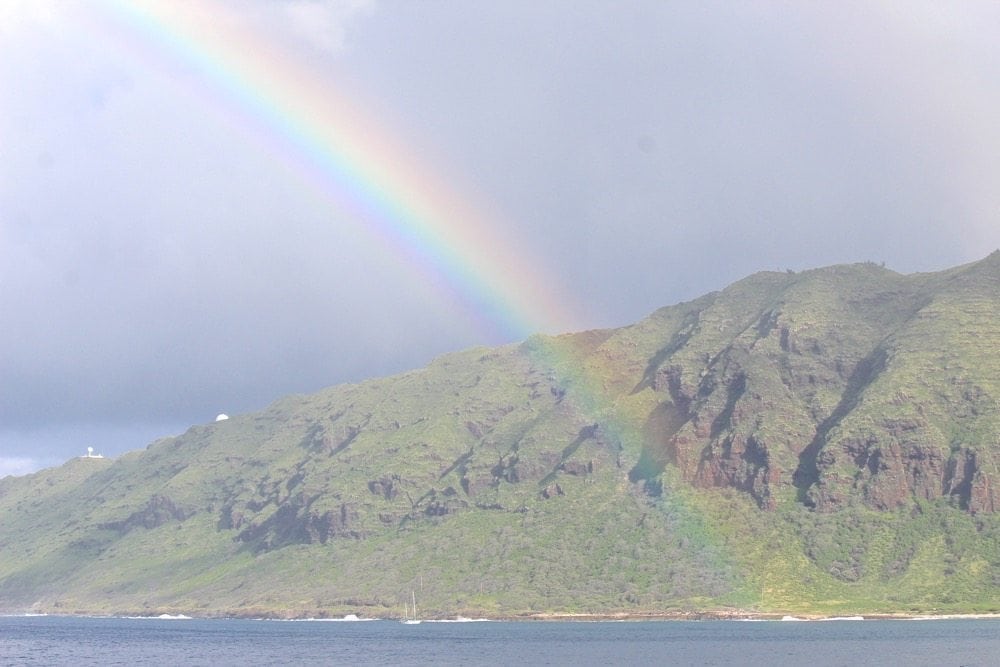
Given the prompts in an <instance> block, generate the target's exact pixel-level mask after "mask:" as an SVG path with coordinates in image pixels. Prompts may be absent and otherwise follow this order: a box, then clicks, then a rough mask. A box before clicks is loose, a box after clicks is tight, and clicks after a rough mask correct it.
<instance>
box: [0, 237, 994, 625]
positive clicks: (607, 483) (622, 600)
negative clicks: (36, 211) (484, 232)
mask: <svg viewBox="0 0 1000 667" xmlns="http://www.w3.org/2000/svg"><path fill="white" fill-rule="evenodd" d="M998 295H1000V252H994V253H992V254H991V255H989V256H988V257H986V258H985V259H983V260H980V261H978V262H973V263H970V264H966V265H964V266H960V267H955V268H953V269H948V270H946V271H941V272H934V273H923V274H912V275H903V274H898V273H895V272H893V271H890V270H888V269H885V268H884V267H881V266H878V265H875V264H873V263H863V264H854V265H838V266H832V267H825V268H821V269H812V270H808V271H802V272H785V273H779V272H760V273H756V274H753V275H751V276H748V277H747V278H744V279H742V280H740V281H737V282H736V283H733V284H732V285H730V286H729V287H727V288H726V289H724V290H720V291H717V292H712V293H710V294H707V295H704V296H702V297H699V298H697V299H694V300H692V301H688V302H685V303H681V304H677V305H674V306H667V307H664V308H660V309H658V310H656V311H654V312H653V313H651V314H650V315H649V316H648V317H646V318H644V319H642V320H640V321H639V322H636V323H635V324H633V325H629V326H626V327H620V328H613V329H603V330H593V331H587V332H579V333H571V334H564V335H560V336H543V335H537V336H532V337H530V338H528V339H527V340H525V341H523V342H520V343H515V344H510V345H505V346H501V347H496V348H474V349H470V350H465V351H461V352H455V353H450V354H447V355H443V356H441V357H439V358H437V359H435V360H434V361H432V362H431V363H430V364H428V365H427V366H426V367H424V368H422V369H416V370H412V371H408V372H406V373H402V374H399V375H395V376H391V377H387V378H377V379H372V380H367V381H364V382H360V383H355V384H349V385H338V386H335V387H330V388H328V389H324V390H321V391H319V392H315V393H312V394H308V395H301V396H290V397H285V398H283V399H279V400H278V401H275V402H274V403H273V404H272V405H270V406H268V407H267V408H265V409H264V410H262V411H260V412H257V413H253V414H249V415H235V416H232V417H231V418H230V419H229V420H227V421H224V422H218V423H212V424H205V425H198V426H193V427H191V429H189V430H188V431H187V432H186V433H184V434H182V435H180V436H176V437H172V438H164V439H161V440H158V441H156V442H154V443H152V444H150V445H149V446H148V447H147V448H146V449H145V450H142V451H137V452H131V453H129V454H126V455H124V456H122V457H120V458H119V459H117V460H115V461H111V460H107V459H105V460H101V459H78V460H73V461H70V462H68V463H67V464H65V465H64V466H62V467H60V468H56V469H50V470H45V471H41V472H39V473H36V474H34V475H30V476H27V477H24V478H12V477H8V478H4V479H3V480H0V535H2V536H3V537H0V608H3V609H5V610H32V611H74V612H80V611H108V610H117V611H123V610H124V611H130V612H138V613H143V612H149V611H150V610H157V611H168V612H176V611H185V612H192V613H203V614H204V613H212V614H217V613H224V614H233V615H247V614H249V615H252V614H254V613H266V614H279V615H280V614H290V615H297V614H310V613H314V614H315V613H319V614H327V613H329V614H332V613H338V612H350V613H354V612H361V613H378V614H382V615H385V614H386V613H389V614H392V613H395V609H396V607H399V608H401V601H402V600H403V599H404V598H405V594H408V592H409V591H410V590H412V589H413V588H414V587H415V586H417V582H419V583H421V584H424V585H425V588H424V589H423V592H422V594H421V597H422V598H423V599H424V602H423V603H422V604H421V606H422V607H423V608H425V609H427V610H428V612H429V613H435V612H437V613H442V614H444V613H457V612H468V613H470V614H473V613H481V614H487V615H490V614H493V615H497V614H513V613H529V612H560V613H576V612H588V613H590V612H602V613H603V612H623V611H624V612H629V613H658V612H660V611H663V610H668V611H669V610H675V611H676V610H702V611H703V610H708V609H735V608H752V609H757V610H760V611H785V610H789V611H796V610H798V611H802V610H807V611H810V612H813V611H820V612H822V611H831V612H840V611H845V610H846V611H856V610H865V611H898V610H900V609H917V610H929V609H939V608H947V609H958V610H963V611H965V610H974V611H983V610H994V609H995V608H1000V590H998V582H1000V557H998V556H997V553H998V550H997V549H996V548H995V547H996V546H997V545H998V544H1000V539H998V535H1000V523H998V521H1000V520H998V518H997V516H996V515H997V512H996V510H997V508H998V507H1000V505H998V500H1000V499H998V496H997V491H996V483H997V481H998V471H997V463H996V461H997V457H998V456H1000V451H998V450H1000V416H998V415H1000V409H998V403H997V401H998V397H1000V384H998V382H1000V365H998V361H997V360H996V355H995V353H994V351H995V350H997V349H1000V303H998V301H1000V298H998Z"/></svg>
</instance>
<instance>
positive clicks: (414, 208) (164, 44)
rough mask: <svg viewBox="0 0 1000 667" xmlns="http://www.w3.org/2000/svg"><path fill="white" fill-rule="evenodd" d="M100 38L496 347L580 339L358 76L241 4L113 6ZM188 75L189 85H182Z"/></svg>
mask: <svg viewBox="0 0 1000 667" xmlns="http://www.w3.org/2000/svg"><path fill="white" fill-rule="evenodd" d="M102 6H103V7H104V8H105V11H104V12H103V15H102V16H101V20H100V21H99V22H98V23H99V25H100V28H99V29H100V30H101V31H102V32H104V33H106V35H107V36H110V37H112V38H113V39H114V40H115V41H116V42H118V43H119V44H123V45H124V46H125V48H126V49H127V50H128V51H129V53H130V55H131V56H133V57H137V58H141V59H142V60H143V61H144V62H145V64H147V65H149V66H152V67H154V68H157V69H160V70H166V72H167V73H168V74H172V75H175V76H173V78H174V79H175V80H176V79H184V80H185V81H186V82H190V83H187V85H188V86H189V88H191V87H193V88H194V89H193V90H191V89H189V90H188V91H187V92H188V93H189V94H192V95H194V96H196V97H197V98H199V99H200V100H201V101H203V102H204V104H205V106H206V107H208V109H209V111H211V112H212V113H221V114H223V115H224V116H226V117H227V119H230V120H232V121H234V124H235V125H237V126H238V127H239V128H241V129H243V130H244V131H245V133H246V134H247V135H248V136H249V137H250V138H251V140H253V141H255V142H256V143H257V144H258V145H259V146H260V147H261V149H262V150H264V151H267V152H268V153H269V154H271V155H274V156H277V157H278V158H279V159H280V160H282V161H284V163H285V164H286V165H287V166H289V167H291V168H292V169H293V170H294V171H295V172H296V173H297V174H298V175H299V176H300V177H301V178H302V180H303V181H304V182H306V183H308V184H309V185H310V186H311V187H312V188H313V189H314V190H315V191H316V192H317V193H319V194H320V195H321V196H322V197H323V199H324V200H325V201H326V202H327V203H329V204H330V205H331V206H332V207H333V208H334V209H335V210H337V211H338V212H339V213H340V216H339V219H340V221H341V222H339V223H338V224H341V225H344V226H345V231H346V232H347V233H356V234H359V235H363V236H365V237H367V238H366V240H368V241H373V242H375V243H376V244H377V245H378V247H381V248H385V249H388V250H389V251H390V252H391V253H392V255H393V256H395V257H396V258H397V259H399V260H401V261H402V262H403V263H404V264H405V265H406V266H407V267H408V268H409V270H410V271H412V272H413V274H414V277H415V279H417V280H419V281H421V282H422V284H424V285H427V286H431V287H432V288H433V289H434V290H435V292H436V293H438V295H439V296H440V297H441V298H442V299H443V300H444V301H445V302H446V303H453V304H455V308H456V309H457V310H458V311H459V314H460V315H463V316H464V317H466V318H468V319H471V320H473V321H474V322H475V323H476V326H477V328H479V329H480V330H482V331H483V332H484V333H486V334H487V335H488V338H487V340H488V341H489V342H497V341H498V340H507V341H509V340H512V339H518V338H523V337H525V336H527V335H529V334H531V333H536V332H547V333H558V332H564V331H572V330H577V329H580V328H582V327H581V324H582V320H581V318H580V317H579V316H578V314H577V313H575V312H573V310H572V309H571V308H568V307H567V303H569V302H570V301H569V300H568V299H567V298H565V297H564V296H561V295H560V294H558V293H557V292H556V291H554V290H553V289H552V287H551V286H553V285H556V284H557V283H558V281H556V280H553V279H552V278H551V277H550V276H549V275H547V274H546V273H545V272H544V270H543V269H541V268H539V267H543V266H544V265H545V264H544V262H542V261H539V260H538V259H537V258H536V257H534V256H533V255H534V254H533V253H532V252H531V250H530V247H529V246H528V244H526V243H523V242H520V241H519V240H517V239H514V238H512V237H511V235H510V234H509V233H507V229H508V228H509V226H508V225H505V224H504V222H503V220H501V219H498V218H497V217H496V216H495V215H493V214H492V212H491V209H492V208H494V207H492V206H489V205H487V204H483V203H479V202H470V201H468V200H467V198H465V197H463V196H461V195H460V193H458V192H456V191H455V189H453V188H451V187H449V185H448V183H447V182H446V179H443V178H441V177H439V176H438V173H439V171H438V170H437V169H435V168H434V167H433V165H429V164H425V163H422V162H421V161H419V160H417V159H415V158H414V156H413V152H412V151H411V150H408V148H407V146H405V145H404V144H403V143H402V142H401V141H399V140H398V139H396V138H395V137H394V136H393V133H392V132H391V131H390V129H389V127H388V126H387V124H385V123H379V122H378V120H377V119H376V114H374V113H372V107H371V106H370V105H369V106H362V105H360V104H359V103H358V100H359V99H362V96H361V95H360V94H359V93H358V92H357V91H356V90H353V89H351V88H350V86H349V84H348V83H347V81H346V79H347V78H346V77H338V79H337V80H336V83H333V84H331V83H330V81H331V77H330V76H329V73H328V72H327V73H324V75H323V76H319V73H318V72H316V71H315V69H314V66H312V65H310V64H309V63H306V62H305V61H304V60H302V59H301V58H298V57H296V55H295V54H292V53H289V52H288V51H287V50H282V49H280V48H279V47H277V46H275V45H274V43H273V41H272V40H269V39H265V38H264V37H263V35H261V34H260V33H259V32H257V31H256V29H255V27H254V26H253V25H252V23H251V22H249V21H247V20H246V19H245V17H241V16H240V15H239V13H238V12H240V11H241V9H240V7H239V6H238V5H229V4H228V3H203V2H157V1H150V0H108V2H107V3H105V4H104V5H102ZM177 72H183V73H184V74H185V75H184V76H176V74H177Z"/></svg>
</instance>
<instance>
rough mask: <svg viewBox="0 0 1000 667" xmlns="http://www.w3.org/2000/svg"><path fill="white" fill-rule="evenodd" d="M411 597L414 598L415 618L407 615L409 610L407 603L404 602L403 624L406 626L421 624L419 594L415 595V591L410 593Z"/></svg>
mask: <svg viewBox="0 0 1000 667" xmlns="http://www.w3.org/2000/svg"><path fill="white" fill-rule="evenodd" d="M410 596H411V597H412V598H413V616H412V617H411V616H407V615H406V614H407V611H408V610H407V608H406V603H405V602H404V603H403V623H405V624H406V625H416V624H417V623H419V622H420V619H419V618H417V594H416V593H414V592H413V591H410Z"/></svg>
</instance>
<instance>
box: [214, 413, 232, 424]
mask: <svg viewBox="0 0 1000 667" xmlns="http://www.w3.org/2000/svg"><path fill="white" fill-rule="evenodd" d="M227 419H229V415H227V414H226V413H225V412H223V413H220V414H219V416H218V417H216V418H215V421H217V422H224V421H226V420H227Z"/></svg>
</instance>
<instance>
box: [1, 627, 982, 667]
mask: <svg viewBox="0 0 1000 667" xmlns="http://www.w3.org/2000/svg"><path fill="white" fill-rule="evenodd" d="M0 664H3V665H213V666H221V665H286V664H287V665H369V664H371V665H385V664H391V665H508V664H517V665H769V666H772V665H773V666H776V667H783V666H786V665H787V666H791V665H795V666H796V667H798V666H800V665H810V666H823V665H873V664H874V665H908V666H909V665H934V666H939V665H955V666H958V665H969V666H971V665H1000V620H991V619H976V620H969V619H962V620H929V621H917V620H909V621H882V620H880V621H850V620H844V621H814V622H801V623H792V622H782V621H766V622H741V621H651V622H634V621H625V622H562V621H526V622H507V621H490V622H453V623H440V622H439V623H434V622H426V621H425V622H423V623H420V624H419V625H404V624H402V623H398V622H396V621H356V622H349V621H346V622H345V621H341V622H331V621H264V620H260V621H254V620H223V619H211V620H195V619H160V618H157V619H135V618H74V617H57V616H32V617H25V616H7V617H0Z"/></svg>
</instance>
